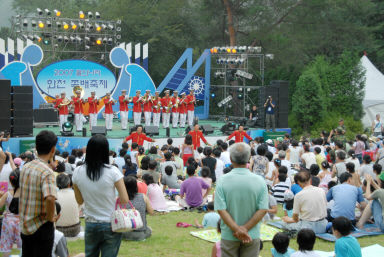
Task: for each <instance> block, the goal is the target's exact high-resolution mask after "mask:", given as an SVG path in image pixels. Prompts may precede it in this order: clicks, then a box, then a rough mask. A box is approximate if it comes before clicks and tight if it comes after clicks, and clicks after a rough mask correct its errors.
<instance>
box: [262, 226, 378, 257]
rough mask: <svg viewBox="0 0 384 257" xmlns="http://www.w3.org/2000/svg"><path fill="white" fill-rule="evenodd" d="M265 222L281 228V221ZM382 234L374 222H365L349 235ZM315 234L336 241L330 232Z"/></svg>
mask: <svg viewBox="0 0 384 257" xmlns="http://www.w3.org/2000/svg"><path fill="white" fill-rule="evenodd" d="M267 224H268V225H271V226H273V227H276V228H279V229H283V222H282V221H269V222H268V223H267ZM383 234H384V233H383V232H381V230H380V229H379V228H377V227H376V226H375V225H374V224H366V225H365V226H364V228H363V229H356V230H355V231H353V232H352V233H351V236H353V237H356V238H357V237H363V236H378V235H383ZM316 236H317V237H318V238H321V239H324V240H326V241H330V242H335V241H336V237H334V236H333V235H332V234H329V233H321V234H316ZM383 256H384V255H383Z"/></svg>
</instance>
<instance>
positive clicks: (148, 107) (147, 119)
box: [143, 89, 152, 126]
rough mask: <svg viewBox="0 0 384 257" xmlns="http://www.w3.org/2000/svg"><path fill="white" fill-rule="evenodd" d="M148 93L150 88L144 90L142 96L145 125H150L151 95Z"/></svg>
mask: <svg viewBox="0 0 384 257" xmlns="http://www.w3.org/2000/svg"><path fill="white" fill-rule="evenodd" d="M150 93H151V90H149V89H147V90H145V95H144V97H143V101H144V104H143V107H144V118H145V126H149V125H151V114H152V97H151V95H150Z"/></svg>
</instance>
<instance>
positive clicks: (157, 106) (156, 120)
mask: <svg viewBox="0 0 384 257" xmlns="http://www.w3.org/2000/svg"><path fill="white" fill-rule="evenodd" d="M159 94H160V92H159V91H156V92H155V96H154V97H153V100H152V106H153V126H156V127H160V115H161V98H160V97H159Z"/></svg>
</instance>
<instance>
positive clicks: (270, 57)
mask: <svg viewBox="0 0 384 257" xmlns="http://www.w3.org/2000/svg"><path fill="white" fill-rule="evenodd" d="M265 57H266V58H267V59H269V60H273V58H274V57H275V56H274V54H266V55H265Z"/></svg>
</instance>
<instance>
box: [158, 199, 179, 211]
mask: <svg viewBox="0 0 384 257" xmlns="http://www.w3.org/2000/svg"><path fill="white" fill-rule="evenodd" d="M165 203H166V204H167V207H168V208H167V209H165V210H156V211H158V212H171V211H180V210H182V209H183V208H182V207H180V205H179V204H178V203H177V202H175V201H171V200H167V199H165Z"/></svg>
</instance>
